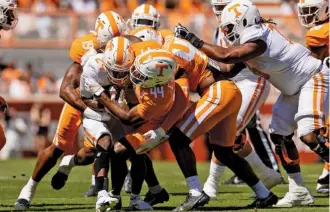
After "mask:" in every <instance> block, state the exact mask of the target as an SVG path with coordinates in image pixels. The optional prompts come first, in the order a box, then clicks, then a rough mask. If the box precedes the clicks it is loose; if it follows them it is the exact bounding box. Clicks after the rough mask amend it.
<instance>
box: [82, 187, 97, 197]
mask: <svg viewBox="0 0 330 212" xmlns="http://www.w3.org/2000/svg"><path fill="white" fill-rule="evenodd" d="M96 195H97V190H96V188H95V185H91V187H90V188H89V189H88V191H86V192H85V193H84V194H83V196H84V197H94V196H96Z"/></svg>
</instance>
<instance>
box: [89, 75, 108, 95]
mask: <svg viewBox="0 0 330 212" xmlns="http://www.w3.org/2000/svg"><path fill="white" fill-rule="evenodd" d="M84 83H85V84H84V87H85V89H86V91H88V92H91V93H92V94H93V95H94V96H97V97H98V96H100V95H101V93H102V92H103V91H104V88H103V87H102V86H101V85H100V84H99V83H98V82H96V80H94V79H92V78H86V79H85V81H84Z"/></svg>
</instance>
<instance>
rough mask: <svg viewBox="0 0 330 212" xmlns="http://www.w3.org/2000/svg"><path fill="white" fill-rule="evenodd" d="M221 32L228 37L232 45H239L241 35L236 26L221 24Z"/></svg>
mask: <svg viewBox="0 0 330 212" xmlns="http://www.w3.org/2000/svg"><path fill="white" fill-rule="evenodd" d="M220 27H221V30H222V32H223V34H224V36H225V37H226V40H227V41H228V42H229V43H230V45H232V46H233V45H237V44H239V39H240V35H239V33H238V32H237V30H236V26H235V25H234V24H232V23H227V24H221V26H220Z"/></svg>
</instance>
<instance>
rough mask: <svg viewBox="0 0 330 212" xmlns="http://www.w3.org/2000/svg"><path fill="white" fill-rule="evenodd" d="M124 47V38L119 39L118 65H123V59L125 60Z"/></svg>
mask: <svg viewBox="0 0 330 212" xmlns="http://www.w3.org/2000/svg"><path fill="white" fill-rule="evenodd" d="M124 46H125V39H124V37H121V36H120V37H118V50H117V62H116V63H117V64H118V65H122V64H123V58H124Z"/></svg>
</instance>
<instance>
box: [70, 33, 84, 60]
mask: <svg viewBox="0 0 330 212" xmlns="http://www.w3.org/2000/svg"><path fill="white" fill-rule="evenodd" d="M83 55H84V52H83V49H82V46H81V42H80V41H79V40H78V39H76V40H74V41H73V42H72V45H71V48H70V58H71V59H72V60H73V61H75V62H77V63H79V64H80V63H81V57H82V56H83Z"/></svg>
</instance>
